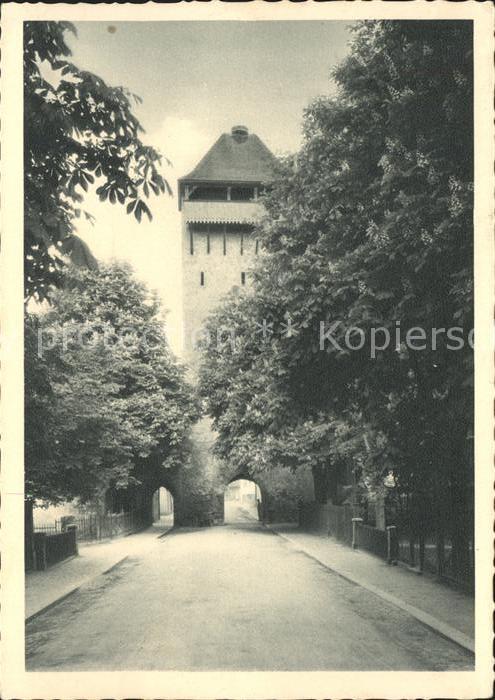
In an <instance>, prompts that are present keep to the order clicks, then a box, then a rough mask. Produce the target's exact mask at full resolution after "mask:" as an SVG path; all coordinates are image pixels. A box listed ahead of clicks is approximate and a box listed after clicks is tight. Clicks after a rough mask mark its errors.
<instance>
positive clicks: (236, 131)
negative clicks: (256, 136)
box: [231, 125, 249, 143]
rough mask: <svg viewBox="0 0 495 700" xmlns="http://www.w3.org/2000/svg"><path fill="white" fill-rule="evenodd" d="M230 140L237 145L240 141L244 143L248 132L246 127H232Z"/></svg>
mask: <svg viewBox="0 0 495 700" xmlns="http://www.w3.org/2000/svg"><path fill="white" fill-rule="evenodd" d="M231 134H232V138H233V139H234V140H235V141H237V142H238V143H241V142H242V141H246V139H247V137H248V134H249V131H248V128H247V126H241V125H239V126H233V127H232V131H231Z"/></svg>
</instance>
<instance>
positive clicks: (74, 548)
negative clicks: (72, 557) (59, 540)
mask: <svg viewBox="0 0 495 700" xmlns="http://www.w3.org/2000/svg"><path fill="white" fill-rule="evenodd" d="M67 532H70V534H71V539H72V542H71V547H72V554H79V551H78V548H77V525H67Z"/></svg>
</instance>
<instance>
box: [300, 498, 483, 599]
mask: <svg viewBox="0 0 495 700" xmlns="http://www.w3.org/2000/svg"><path fill="white" fill-rule="evenodd" d="M387 510H388V512H387V526H386V527H385V529H380V528H377V527H374V526H373V525H372V524H370V522H369V520H371V518H369V519H368V522H363V518H362V517H355V518H353V517H352V507H351V506H337V505H333V504H328V503H326V504H319V503H305V504H300V507H299V524H300V526H301V527H302V528H303V529H306V530H316V531H319V532H323V533H325V534H327V535H330V536H332V537H335V538H336V539H338V540H340V541H342V542H345V543H347V544H351V543H352V545H353V546H354V547H356V548H362V549H365V550H367V551H369V552H371V553H373V554H376V555H377V556H379V557H381V558H383V559H386V560H387V561H388V562H390V563H393V562H396V561H397V560H399V561H401V562H403V563H405V564H407V565H408V566H411V567H413V568H414V569H415V570H416V571H418V572H419V573H423V572H424V573H429V574H432V575H434V576H436V577H437V578H439V579H442V580H444V581H446V582H449V583H453V584H455V585H456V586H458V587H461V588H463V589H464V590H466V591H468V592H472V591H473V590H474V537H473V531H472V528H471V527H470V526H469V524H463V525H464V532H465V536H464V540H463V541H462V542H461V544H462V547H460V546H459V544H457V547H456V546H455V544H454V537H455V536H456V534H457V533H458V531H459V528H460V525H459V524H458V523H455V522H447V523H442V530H441V531H440V529H439V518H438V517H433V514H434V513H435V509H434V508H433V505H430V506H429V507H425V506H424V504H423V512H424V511H426V513H427V515H426V516H424V517H422V518H419V517H418V514H417V513H415V512H414V511H413V510H412V509H411V507H410V504H409V500H406V499H403V502H402V503H401V504H399V507H398V508H396V509H395V510H394V509H393V508H392V509H391V508H390V506H388V507H387ZM361 513H362V511H361V510H360V515H361ZM364 515H365V516H367V515H368V511H366V513H364Z"/></svg>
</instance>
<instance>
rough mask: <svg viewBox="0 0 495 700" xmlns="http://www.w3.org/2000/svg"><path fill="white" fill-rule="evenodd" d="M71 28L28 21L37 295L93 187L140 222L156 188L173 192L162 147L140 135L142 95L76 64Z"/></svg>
mask: <svg viewBox="0 0 495 700" xmlns="http://www.w3.org/2000/svg"><path fill="white" fill-rule="evenodd" d="M66 32H73V33H75V29H74V27H73V25H72V24H70V23H69V22H26V23H25V24H24V194H25V213H24V217H25V218H24V236H25V286H26V296H27V297H28V298H29V297H34V298H36V299H38V300H40V299H41V300H42V299H44V298H46V296H47V295H48V293H49V289H50V287H51V286H52V285H54V284H55V285H57V284H58V283H59V280H60V272H61V267H62V262H61V260H60V258H59V257H58V256H57V255H56V251H57V249H60V247H61V246H62V244H63V242H64V241H67V239H68V238H70V235H71V234H72V232H73V231H74V230H75V226H76V223H77V219H78V218H79V217H81V216H85V217H87V218H90V216H91V215H90V214H89V213H88V212H86V211H85V210H84V209H83V208H82V203H83V201H84V195H85V193H86V192H88V190H89V189H90V188H95V190H96V194H97V195H98V197H99V199H100V200H101V201H109V202H111V203H112V204H120V205H122V206H126V210H127V213H128V214H132V215H133V216H134V217H135V218H136V219H137V221H140V220H141V219H142V217H143V215H146V216H148V217H149V218H150V219H151V212H150V210H149V208H148V205H147V204H146V201H145V200H146V199H147V198H148V197H149V196H150V194H151V193H152V192H153V193H154V194H155V195H158V194H160V193H163V192H165V190H166V189H168V190H169V191H170V188H169V187H168V184H167V183H166V181H165V180H164V179H163V177H162V176H161V174H160V172H159V170H158V164H159V162H160V155H159V153H158V152H157V151H156V150H155V149H153V148H152V147H150V146H146V145H144V144H143V142H142V141H141V137H140V134H141V132H142V131H143V129H142V127H141V125H140V124H139V122H138V120H137V119H136V117H135V116H134V114H133V112H132V103H133V102H138V101H140V98H139V97H137V96H136V95H133V94H131V93H130V92H129V90H127V89H126V88H123V87H111V86H109V85H107V84H106V83H105V82H104V81H103V80H102V79H101V78H99V77H98V76H96V75H93V74H92V73H90V72H88V71H84V70H80V69H79V68H77V67H76V66H75V65H74V64H73V63H71V62H70V60H69V58H70V49H69V47H68V45H67V43H66V40H65V34H66ZM47 75H48V78H47V77H46V76H47Z"/></svg>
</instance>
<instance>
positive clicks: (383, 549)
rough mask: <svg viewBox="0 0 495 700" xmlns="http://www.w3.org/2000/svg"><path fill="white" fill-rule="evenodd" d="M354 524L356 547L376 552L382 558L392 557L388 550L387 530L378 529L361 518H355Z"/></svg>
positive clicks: (388, 558)
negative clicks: (366, 523)
mask: <svg viewBox="0 0 495 700" xmlns="http://www.w3.org/2000/svg"><path fill="white" fill-rule="evenodd" d="M354 524H355V535H354V543H353V545H354V547H355V548H356V549H357V548H360V549H366V551H367V552H371V553H372V554H376V555H377V556H378V557H382V559H387V560H390V559H391V556H390V553H389V551H388V538H387V532H386V531H385V530H378V529H377V528H376V527H373V526H372V525H365V524H364V523H362V522H359V518H356V519H355V520H354Z"/></svg>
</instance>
